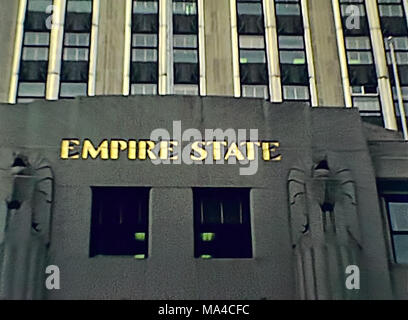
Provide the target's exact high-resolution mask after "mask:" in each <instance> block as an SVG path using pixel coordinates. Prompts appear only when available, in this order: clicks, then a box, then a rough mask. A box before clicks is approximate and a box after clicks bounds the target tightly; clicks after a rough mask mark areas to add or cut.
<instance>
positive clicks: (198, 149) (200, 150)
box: [191, 141, 208, 161]
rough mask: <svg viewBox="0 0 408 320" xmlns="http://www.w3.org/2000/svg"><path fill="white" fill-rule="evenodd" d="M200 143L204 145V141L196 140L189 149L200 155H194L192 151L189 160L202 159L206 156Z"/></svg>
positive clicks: (206, 153)
mask: <svg viewBox="0 0 408 320" xmlns="http://www.w3.org/2000/svg"><path fill="white" fill-rule="evenodd" d="M200 145H203V146H204V145H205V142H204V141H196V142H193V144H192V145H191V150H192V151H195V152H197V153H198V154H199V155H200V156H199V157H196V156H195V155H194V153H192V154H191V160H194V161H203V160H204V159H205V158H207V156H208V152H207V151H206V150H205V149H204V148H203V147H201V146H200Z"/></svg>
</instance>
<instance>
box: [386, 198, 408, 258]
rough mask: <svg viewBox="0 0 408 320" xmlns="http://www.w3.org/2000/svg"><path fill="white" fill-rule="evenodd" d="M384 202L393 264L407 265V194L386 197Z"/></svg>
mask: <svg viewBox="0 0 408 320" xmlns="http://www.w3.org/2000/svg"><path fill="white" fill-rule="evenodd" d="M385 201H386V205H387V211H388V216H389V221H390V223H389V224H390V229H391V236H392V243H393V251H394V259H395V262H397V263H404V264H408V194H405V195H404V194H397V195H396V194H394V195H387V196H385Z"/></svg>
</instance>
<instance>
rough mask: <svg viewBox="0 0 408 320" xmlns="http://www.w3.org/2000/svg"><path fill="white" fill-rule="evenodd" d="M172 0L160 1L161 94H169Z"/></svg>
mask: <svg viewBox="0 0 408 320" xmlns="http://www.w3.org/2000/svg"><path fill="white" fill-rule="evenodd" d="M169 4H170V9H171V0H160V1H159V94H160V95H165V94H167V93H168V75H167V74H168V50H167V48H168V34H167V24H168V13H167V11H168V6H169Z"/></svg>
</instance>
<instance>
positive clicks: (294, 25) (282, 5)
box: [275, 0, 310, 101]
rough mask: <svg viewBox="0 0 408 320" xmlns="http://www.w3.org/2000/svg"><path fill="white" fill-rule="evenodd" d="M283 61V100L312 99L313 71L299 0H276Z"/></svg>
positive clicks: (281, 61)
mask: <svg viewBox="0 0 408 320" xmlns="http://www.w3.org/2000/svg"><path fill="white" fill-rule="evenodd" d="M275 9H276V10H275V11H276V22H277V32H278V40H279V41H278V46H279V61H280V70H281V79H282V91H283V99H284V100H286V101H289V100H305V101H309V99H310V94H309V72H308V68H307V59H306V50H305V43H304V32H305V31H304V27H303V19H302V8H301V3H300V1H299V0H276V1H275Z"/></svg>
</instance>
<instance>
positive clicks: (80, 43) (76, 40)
mask: <svg viewBox="0 0 408 320" xmlns="http://www.w3.org/2000/svg"><path fill="white" fill-rule="evenodd" d="M64 42H65V45H66V46H75V47H87V46H88V45H89V33H65V41H64Z"/></svg>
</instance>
